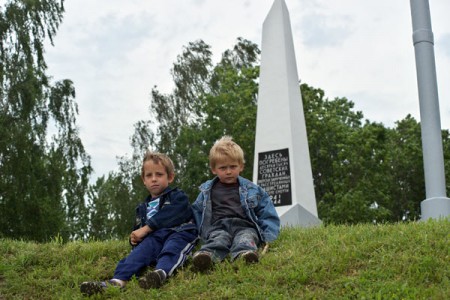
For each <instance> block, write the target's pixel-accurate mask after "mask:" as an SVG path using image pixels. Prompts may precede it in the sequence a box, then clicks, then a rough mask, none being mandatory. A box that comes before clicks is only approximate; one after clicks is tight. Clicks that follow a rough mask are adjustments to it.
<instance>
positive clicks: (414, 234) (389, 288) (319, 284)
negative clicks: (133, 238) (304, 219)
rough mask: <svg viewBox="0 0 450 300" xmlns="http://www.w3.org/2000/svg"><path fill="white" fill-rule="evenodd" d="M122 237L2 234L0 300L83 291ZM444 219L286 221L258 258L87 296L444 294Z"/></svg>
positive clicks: (123, 249)
mask: <svg viewBox="0 0 450 300" xmlns="http://www.w3.org/2000/svg"><path fill="white" fill-rule="evenodd" d="M128 251H129V246H128V242H127V241H106V242H89V243H84V242H71V243H67V244H63V243H60V242H58V241H54V242H51V243H47V244H35V243H28V242H21V241H12V240H0V299H81V298H83V297H82V295H81V294H80V292H79V284H80V283H81V282H82V281H85V280H93V279H94V280H105V279H108V278H110V277H111V276H112V274H113V272H114V268H115V265H116V263H117V261H118V260H119V259H121V258H122V257H124V256H126V255H127V253H128ZM449 277H450V220H442V221H429V222H418V223H410V224H394V225H379V226H374V225H357V226H327V227H317V228H306V229H304V228H301V229H293V228H283V230H282V233H281V235H280V238H279V239H278V240H277V241H276V242H274V243H273V244H272V245H271V246H270V248H269V251H268V252H267V253H266V254H265V255H264V256H263V257H262V259H261V262H260V263H259V264H256V265H251V266H247V265H244V264H243V263H242V262H241V261H237V262H234V263H230V262H224V263H222V264H219V265H217V266H216V268H215V270H214V271H213V272H211V273H209V274H197V273H194V272H192V271H191V269H190V265H188V266H186V268H185V269H183V270H181V271H180V272H179V273H178V274H177V275H176V276H175V277H173V278H172V279H171V280H170V281H169V282H168V283H167V284H166V285H165V286H164V287H163V288H161V289H159V290H142V289H140V288H139V286H138V284H137V281H136V279H133V280H132V281H131V282H130V283H129V284H128V286H127V289H126V290H125V291H118V290H116V289H110V290H108V291H107V292H106V293H105V294H103V295H102V296H98V297H97V296H95V297H91V299H104V298H110V299H152V298H156V299H448V298H449V297H450V279H449Z"/></svg>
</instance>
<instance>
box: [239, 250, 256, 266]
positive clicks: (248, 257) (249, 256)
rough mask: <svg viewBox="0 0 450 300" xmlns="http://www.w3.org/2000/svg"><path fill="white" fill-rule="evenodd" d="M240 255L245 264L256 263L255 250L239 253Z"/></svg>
mask: <svg viewBox="0 0 450 300" xmlns="http://www.w3.org/2000/svg"><path fill="white" fill-rule="evenodd" d="M241 257H242V258H243V259H244V261H245V262H246V263H247V264H256V263H257V262H259V257H258V253H256V252H255V251H246V252H244V253H242V254H241Z"/></svg>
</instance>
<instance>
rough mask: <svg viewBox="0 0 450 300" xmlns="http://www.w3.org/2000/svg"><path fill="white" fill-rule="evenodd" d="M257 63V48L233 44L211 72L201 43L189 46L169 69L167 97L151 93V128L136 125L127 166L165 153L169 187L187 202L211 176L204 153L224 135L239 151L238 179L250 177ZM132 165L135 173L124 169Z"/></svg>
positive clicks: (209, 56)
mask: <svg viewBox="0 0 450 300" xmlns="http://www.w3.org/2000/svg"><path fill="white" fill-rule="evenodd" d="M258 59H259V49H258V47H257V45H256V44H253V43H251V42H249V41H247V40H244V39H241V38H239V39H238V41H237V43H236V45H235V46H234V47H233V48H232V50H227V51H225V52H224V53H223V54H222V58H221V60H220V61H219V62H218V63H217V64H216V65H215V66H213V64H212V53H211V51H210V46H209V45H207V44H205V43H204V42H203V41H201V40H199V41H196V42H193V43H189V45H188V47H185V48H184V49H183V53H182V54H181V55H179V56H178V57H177V62H176V63H175V64H174V66H173V69H172V77H173V79H174V83H175V88H174V90H173V91H172V93H171V94H168V95H165V94H161V93H160V92H159V91H158V89H157V87H154V88H153V89H152V92H151V96H152V99H151V106H150V111H151V112H152V113H153V114H152V115H151V117H153V118H154V120H155V124H153V123H151V122H144V121H140V122H138V123H137V125H136V126H135V133H134V135H133V138H132V141H133V142H132V146H133V148H134V149H135V150H134V153H135V154H136V153H139V156H136V155H133V157H132V158H131V160H132V161H135V162H136V161H139V163H140V159H141V157H140V155H142V153H143V150H145V149H146V148H147V147H149V146H150V148H152V149H153V150H156V151H160V152H163V153H167V154H168V155H169V156H170V157H171V158H172V160H173V161H174V164H175V168H176V173H177V176H176V177H175V183H174V184H175V185H178V186H180V187H182V188H183V189H184V190H185V191H186V192H187V193H188V195H189V197H190V199H191V200H193V199H195V197H196V196H197V194H198V185H199V184H200V183H201V182H203V181H204V180H206V179H207V178H209V177H210V176H211V173H210V171H209V165H208V154H209V149H210V148H211V146H212V144H213V143H214V142H215V140H217V139H219V138H220V137H221V136H223V135H225V134H228V135H231V136H233V138H234V139H235V140H236V142H238V143H239V144H240V145H241V146H242V148H243V150H244V152H245V155H246V160H247V163H246V170H245V172H244V174H243V175H244V176H249V177H251V172H252V168H253V167H252V166H253V152H254V150H253V147H254V145H253V141H254V134H255V123H256V121H255V120H256V95H257V89H258V85H257V78H258V75H259V66H258V65H257V63H258ZM152 127H153V128H152ZM122 163H124V161H122ZM133 164H134V165H135V167H133V169H135V170H136V168H137V167H136V164H135V163H133V162H128V163H125V165H129V166H131V165H133ZM136 174H138V173H136Z"/></svg>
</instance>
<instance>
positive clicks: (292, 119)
mask: <svg viewBox="0 0 450 300" xmlns="http://www.w3.org/2000/svg"><path fill="white" fill-rule="evenodd" d="M253 181H254V182H255V183H257V184H258V185H260V186H261V187H263V188H264V189H265V190H266V191H267V192H268V193H269V195H270V196H271V197H272V201H273V202H274V204H275V207H276V210H277V212H278V214H279V216H280V219H281V225H284V226H302V227H307V226H315V225H319V224H321V223H322V222H321V221H320V220H319V219H318V215H317V204H316V197H315V194H314V186H313V177H312V171H311V161H310V157H309V148H308V139H307V135H306V126H305V117H304V114H303V104H302V98H301V94H300V86H299V78H298V74H297V63H296V59H295V51H294V43H293V40H292V32H291V23H290V19H289V12H288V10H287V7H286V3H285V2H284V0H275V1H274V3H273V5H272V8H271V9H270V12H269V14H268V15H267V17H266V19H265V21H264V24H263V30H262V43H261V68H260V78H259V93H258V110H257V120H256V138H255V158H254V169H253Z"/></svg>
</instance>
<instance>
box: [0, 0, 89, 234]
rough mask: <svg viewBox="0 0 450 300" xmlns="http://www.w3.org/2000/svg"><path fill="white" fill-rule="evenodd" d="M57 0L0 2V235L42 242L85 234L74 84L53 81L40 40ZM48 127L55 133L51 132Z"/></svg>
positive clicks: (83, 162)
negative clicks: (51, 238)
mask: <svg viewBox="0 0 450 300" xmlns="http://www.w3.org/2000/svg"><path fill="white" fill-rule="evenodd" d="M63 12H64V7H63V2H62V1H54V0H53V1H51V0H47V1H46V0H41V1H38V0H26V1H25V0H15V1H13V0H11V1H7V2H5V4H4V5H3V6H1V7H0V52H1V53H0V173H1V174H2V176H1V177H0V234H1V235H2V236H6V237H13V238H24V239H32V240H38V241H44V240H47V239H49V238H50V237H52V236H55V235H57V234H61V236H63V237H65V238H69V237H70V238H78V237H83V236H84V235H85V228H86V225H87V224H86V219H85V216H86V208H85V205H84V195H85V191H86V190H87V187H88V176H89V174H90V173H91V167H90V161H89V160H90V159H89V156H88V155H87V154H86V152H85V150H84V147H83V144H82V142H81V140H80V138H79V136H78V129H77V127H76V115H77V114H78V108H77V105H76V103H75V100H74V98H75V89H74V87H73V84H72V82H71V81H70V80H63V81H60V82H57V83H55V84H51V82H50V81H51V78H50V77H48V76H47V75H46V74H45V71H46V69H47V66H46V63H45V60H44V40H45V39H46V38H48V39H49V40H50V42H51V43H52V44H53V37H54V35H55V34H56V31H57V29H58V26H59V25H60V23H61V21H62V17H63ZM49 132H54V133H53V134H50V133H49Z"/></svg>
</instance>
